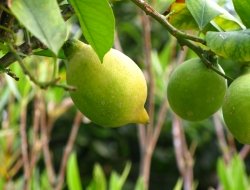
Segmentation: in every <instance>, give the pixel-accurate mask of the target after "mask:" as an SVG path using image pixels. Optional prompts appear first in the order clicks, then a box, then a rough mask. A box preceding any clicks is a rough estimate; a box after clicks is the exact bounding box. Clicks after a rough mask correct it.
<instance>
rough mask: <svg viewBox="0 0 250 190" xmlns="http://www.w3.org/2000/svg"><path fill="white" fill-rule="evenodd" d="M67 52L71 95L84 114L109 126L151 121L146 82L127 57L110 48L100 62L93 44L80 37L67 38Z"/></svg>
mask: <svg viewBox="0 0 250 190" xmlns="http://www.w3.org/2000/svg"><path fill="white" fill-rule="evenodd" d="M64 52H65V55H66V57H67V59H68V66H67V73H66V78H67V83H68V85H71V86H75V87H76V91H72V92H70V95H71V98H72V100H73V102H74V104H75V105H76V107H77V108H78V109H79V110H80V111H81V112H82V113H83V114H84V115H86V116H87V117H88V118H89V119H90V120H92V121H93V122H94V123H96V124H99V125H101V126H107V127H118V126H122V125H125V124H128V123H147V122H148V120H149V118H148V114H147V112H146V110H145V109H144V104H145V101H146V97H147V84H146V81H145V78H144V75H143V73H142V71H141V70H140V69H139V67H138V66H137V65H136V64H135V63H134V62H133V61H132V60H131V59H130V58H129V57H128V56H126V55H124V54H123V53H121V52H119V51H117V50H115V49H111V50H110V51H109V52H108V53H107V54H106V55H105V56H104V58H103V63H101V62H100V60H99V58H98V56H97V55H96V53H95V51H94V50H93V49H92V47H91V46H89V45H87V44H85V43H83V42H80V41H78V40H71V41H68V42H67V43H66V44H65V45H64Z"/></svg>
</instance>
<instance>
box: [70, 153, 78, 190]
mask: <svg viewBox="0 0 250 190" xmlns="http://www.w3.org/2000/svg"><path fill="white" fill-rule="evenodd" d="M67 185H68V188H69V190H82V185H81V178H80V174H79V169H78V164H77V158H76V153H75V152H73V153H71V154H70V157H69V160H68V162H67Z"/></svg>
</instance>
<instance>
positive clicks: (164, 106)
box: [150, 97, 168, 150]
mask: <svg viewBox="0 0 250 190" xmlns="http://www.w3.org/2000/svg"><path fill="white" fill-rule="evenodd" d="M167 110H168V104H167V98H166V97H165V98H164V99H163V102H162V105H161V107H160V111H159V113H158V117H157V123H156V125H155V128H154V134H153V137H152V139H151V142H150V147H151V149H153V150H154V149H155V146H156V143H157V140H158V138H159V136H160V133H161V129H162V126H163V124H164V121H165V119H166V116H167V114H166V113H167Z"/></svg>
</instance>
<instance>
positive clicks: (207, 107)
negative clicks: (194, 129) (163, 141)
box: [167, 58, 227, 121]
mask: <svg viewBox="0 0 250 190" xmlns="http://www.w3.org/2000/svg"><path fill="white" fill-rule="evenodd" d="M215 67H217V69H218V70H220V71H221V72H223V70H222V69H221V67H220V66H219V65H215ZM226 89H227V82H226V80H225V79H224V78H223V77H222V76H220V75H218V74H217V73H215V72H214V71H212V70H211V69H209V68H207V67H206V66H205V64H204V63H202V62H201V60H200V59H199V58H193V59H189V60H187V61H185V62H184V63H182V64H181V65H178V67H177V68H176V69H175V70H174V71H173V73H172V74H171V76H170V79H169V83H168V88H167V96H168V101H169V104H170V107H171V108H172V109H173V111H174V112H175V113H176V114H177V115H179V116H180V117H181V118H183V119H186V120H189V121H200V120H203V119H206V118H208V117H209V116H211V115H212V114H213V113H214V112H216V111H217V110H218V109H219V108H220V107H221V105H222V103H223V99H224V96H225V93H226Z"/></svg>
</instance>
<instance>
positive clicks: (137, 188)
mask: <svg viewBox="0 0 250 190" xmlns="http://www.w3.org/2000/svg"><path fill="white" fill-rule="evenodd" d="M145 189H146V188H145V187H144V182H143V178H142V177H139V178H138V179H137V181H136V184H135V190H145Z"/></svg>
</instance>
